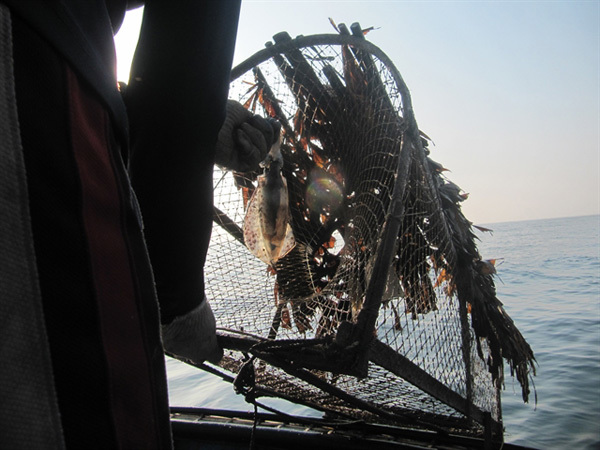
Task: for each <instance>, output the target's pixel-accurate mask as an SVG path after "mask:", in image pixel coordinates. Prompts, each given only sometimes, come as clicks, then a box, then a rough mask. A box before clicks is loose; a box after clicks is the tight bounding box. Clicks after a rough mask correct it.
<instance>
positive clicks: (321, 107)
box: [207, 24, 535, 423]
mask: <svg viewBox="0 0 600 450" xmlns="http://www.w3.org/2000/svg"><path fill="white" fill-rule="evenodd" d="M336 29H337V30H338V31H339V33H340V34H339V35H338V36H336V35H319V36H309V37H299V38H297V39H295V40H292V39H291V38H290V37H289V36H288V35H287V33H279V34H278V35H276V36H275V37H274V40H275V44H270V43H269V44H268V45H267V48H266V49H264V50H262V51H260V52H258V53H257V54H256V55H254V57H251V58H249V59H248V60H247V61H245V62H244V63H242V64H241V65H240V66H238V68H236V69H234V71H233V79H234V81H233V82H232V89H231V92H232V93H234V95H237V98H236V100H239V101H241V103H242V104H244V106H245V107H246V108H248V109H250V110H252V111H253V112H255V113H261V114H264V115H265V116H268V117H273V118H275V119H277V120H278V121H279V122H280V123H281V125H282V142H281V154H282V156H283V169H282V174H283V176H284V177H285V181H286V182H287V183H286V184H287V190H288V193H289V202H288V203H289V208H290V215H289V225H290V226H291V230H292V232H293V238H294V242H295V246H294V247H293V248H291V250H289V251H288V250H286V252H285V254H282V255H281V257H280V258H277V260H272V261H271V262H270V264H266V265H265V264H264V263H262V262H260V261H259V260H255V259H253V258H254V257H253V256H252V255H251V254H250V253H249V252H248V251H247V249H246V248H245V247H243V248H242V247H240V245H241V246H243V245H244V242H243V232H242V230H241V227H242V223H243V222H244V216H245V215H246V214H247V210H248V208H249V207H248V204H249V203H250V202H251V200H250V199H251V198H252V196H253V194H254V192H255V191H256V189H257V188H258V186H259V183H258V182H257V179H258V177H259V175H260V173H258V172H257V173H243V174H242V173H234V174H230V176H231V177H232V180H233V181H232V182H231V183H230V185H231V187H230V188H225V187H223V185H225V184H226V183H224V182H222V180H223V179H224V178H223V177H225V175H223V176H221V178H219V181H218V182H217V185H218V186H217V188H216V190H215V205H216V206H217V207H218V208H219V209H218V210H216V214H215V221H216V222H217V223H218V224H219V225H221V228H222V230H223V234H221V235H220V234H219V231H217V232H216V233H215V234H216V235H217V237H215V238H214V239H213V241H214V242H213V243H212V244H211V252H212V253H209V258H208V261H207V277H208V278H211V277H212V278H214V279H217V280H221V279H222V278H224V277H226V276H227V277H229V278H233V279H230V280H229V281H227V283H229V285H230V289H231V290H230V291H227V292H224V291H223V290H220V291H216V292H215V293H214V294H213V297H214V298H215V300H216V302H215V308H214V309H215V314H216V315H217V320H218V322H219V324H220V325H221V326H222V327H223V328H225V329H227V330H229V332H233V333H235V334H236V336H237V337H236V338H235V339H233V340H231V339H230V341H228V342H229V344H230V347H229V348H232V349H234V350H238V351H240V352H242V353H248V352H250V353H252V354H253V355H254V356H256V357H258V358H261V359H262V360H263V361H266V362H269V363H270V364H273V365H274V366H277V367H278V368H279V369H283V370H285V371H286V372H287V373H288V374H291V373H292V372H293V374H294V376H297V377H301V378H302V379H303V380H304V381H306V382H307V383H309V384H311V383H312V384H314V385H318V386H319V388H320V389H322V390H324V391H326V392H328V393H329V394H331V393H332V392H337V393H338V394H339V393H340V389H344V386H348V389H347V390H346V392H345V394H344V395H343V396H342V395H341V394H339V395H338V394H336V395H338V397H340V398H341V397H343V400H344V401H345V402H350V403H352V402H353V401H354V402H355V404H354V406H357V405H358V408H363V409H364V408H367V409H369V408H370V409H371V410H372V411H375V412H376V413H380V414H382V415H384V416H385V415H386V414H390V411H395V413H398V412H399V411H404V413H405V412H406V410H407V409H408V410H413V411H415V412H416V414H417V415H419V417H422V416H423V411H421V412H419V410H420V409H422V408H423V402H422V401H420V400H417V398H419V396H416V397H415V399H414V402H413V403H412V404H411V403H410V401H409V400H407V399H406V398H402V399H401V398H400V391H395V389H405V388H404V387H402V388H400V386H401V385H402V386H404V385H403V379H406V380H408V381H409V382H410V383H412V384H413V385H415V386H417V387H418V388H419V389H422V390H423V391H424V392H425V393H427V394H428V395H432V396H433V397H435V398H437V399H439V400H441V401H442V402H443V403H446V404H448V405H450V406H451V407H453V408H455V409H457V410H458V411H459V412H460V413H461V414H464V415H465V416H470V415H473V416H474V417H475V416H476V417H475V419H476V420H477V421H479V422H480V423H483V421H484V420H483V417H484V413H485V412H491V413H492V416H493V419H494V420H495V421H496V422H500V420H501V418H500V413H499V397H498V394H497V389H498V388H499V386H500V385H501V384H502V382H503V359H505V360H506V361H508V364H509V366H510V368H511V374H515V373H516V376H517V380H518V381H519V383H520V384H521V386H522V392H523V399H524V400H525V401H527V400H528V395H529V377H530V376H531V374H535V367H534V363H535V358H534V355H533V352H532V350H531V348H530V346H529V345H528V344H527V342H526V341H525V339H524V338H523V336H522V335H521V333H520V332H519V330H518V329H517V328H516V326H515V325H514V323H513V321H512V319H511V318H510V317H509V316H508V314H507V313H506V311H505V310H504V308H503V306H502V303H501V302H500V301H499V300H498V299H497V297H496V292H495V287H494V280H493V275H494V272H495V269H494V268H493V265H492V264H491V263H490V262H487V261H483V260H482V258H481V256H480V255H479V253H478V251H477V247H476V245H475V240H476V237H475V235H474V233H473V228H472V227H473V225H472V224H471V223H470V222H469V221H468V220H467V219H466V218H465V217H464V215H463V214H462V212H461V208H460V203H461V202H462V201H464V200H465V199H466V194H463V193H462V191H461V189H460V188H459V187H458V186H456V185H455V184H454V183H452V182H451V181H449V180H448V179H447V178H446V177H445V176H444V174H443V172H444V171H445V170H446V169H445V168H444V167H443V166H442V165H441V164H439V163H437V162H435V161H433V160H432V159H431V158H430V157H429V150H428V148H427V147H428V143H429V138H428V137H427V136H426V135H425V134H423V133H422V132H420V131H419V130H418V127H417V125H416V121H415V119H414V116H413V112H412V106H411V103H410V96H409V94H408V89H407V88H406V86H405V84H404V82H403V80H402V78H401V77H400V75H399V73H398V71H397V69H396V68H395V67H393V64H392V63H391V61H389V59H387V57H386V56H385V54H383V53H382V52H381V51H380V50H378V49H377V48H376V47H374V46H372V44H370V43H368V42H367V41H366V40H365V39H364V33H363V30H362V29H361V28H360V26H359V25H358V24H353V26H352V27H351V30H352V32H350V31H349V30H348V29H347V28H346V27H345V26H344V25H343V24H339V25H337V26H336ZM254 213H256V211H254ZM490 266H491V267H490ZM235 267H239V269H238V271H237V272H243V273H235V274H231V273H225V272H224V271H225V270H227V268H229V270H235ZM253 267H256V269H255V270H254V269H253ZM211 270H214V273H211V272H210V271H211ZM252 274H254V275H252ZM261 274H262V275H261ZM238 277H239V278H238ZM253 277H254V278H253ZM221 284H222V283H221ZM221 289H222V288H221ZM271 289H272V290H271ZM265 297H267V298H265ZM269 297H271V298H272V299H273V300H269V299H268V298H269ZM219 298H224V299H225V300H223V301H219ZM469 316H470V320H469ZM243 335H246V336H247V339H248V343H249V344H247V345H246V344H244V345H242V346H241V347H240V346H239V345H238V344H239V343H240V342H242V341H241V340H240V338H239V336H243ZM473 335H474V336H473ZM223 339H226V337H224V338H223ZM234 341H235V345H233V344H232V343H233V342H234ZM250 343H251V344H250ZM472 343H474V345H475V354H476V355H478V356H477V357H478V358H479V359H480V360H481V361H484V363H485V364H486V365H487V370H488V372H489V374H490V375H489V376H491V382H488V381H486V380H487V379H486V378H485V376H483V375H482V374H480V373H479V372H478V369H477V365H476V364H475V362H474V361H472V358H471V351H470V349H471V348H472ZM375 344H376V345H375ZM236 346H237V347H236ZM361 346H362V347H364V349H363V350H364V351H365V354H366V355H367V359H370V362H369V367H370V369H369V371H365V372H364V373H363V372H362V371H360V370H359V371H357V372H352V371H351V370H350V371H347V370H345V369H344V368H343V366H344V364H345V363H346V362H347V361H348V360H345V359H344V357H346V356H347V355H350V359H349V360H350V361H351V362H352V361H355V360H356V358H355V357H354V356H352V355H354V354H355V353H353V352H360V351H361ZM242 347H243V348H242ZM369 352H370V353H369ZM369 355H370V356H369ZM353 358H354V359H353ZM238 361H239V360H238ZM364 363H365V366H364V367H365V369H366V364H367V362H366V361H365V362H364ZM225 364H226V365H229V366H232V365H233V366H236V367H237V366H239V362H234V361H233V360H230V361H229V362H227V361H226V362H225ZM374 364H375V365H374ZM409 366H410V367H412V369H407V367H409ZM261 367H262V369H261V375H260V376H258V382H259V383H260V382H261V380H262V383H263V385H265V386H266V385H267V384H268V379H270V378H269V377H271V378H273V377H275V378H277V377H281V374H280V372H278V371H277V370H276V369H274V368H273V369H269V368H268V366H261ZM373 367H377V369H376V370H374V369H373ZM307 369H308V371H307ZM367 372H368V373H367ZM327 373H330V375H326V374H327ZM335 373H338V374H344V373H345V374H351V373H360V374H361V376H366V380H365V382H366V383H370V384H372V385H373V386H381V389H384V391H382V390H381V389H379V388H376V389H373V390H364V389H362V390H361V388H360V387H357V386H356V385H355V384H354V383H351V382H349V381H343V380H347V379H346V378H344V377H345V375H335ZM311 380H312V381H311ZM390 380H394V381H393V382H390ZM474 380H475V381H476V382H478V383H481V384H487V383H489V384H490V386H487V387H486V386H484V387H482V388H479V390H478V391H477V392H483V391H485V392H487V393H486V394H478V396H475V395H474V394H473V392H474V388H473V383H474ZM286 386H288V388H286V392H285V393H284V395H285V396H292V397H294V396H296V397H295V398H296V399H298V400H300V399H302V397H303V396H305V395H306V391H302V388H300V387H298V389H299V392H298V393H296V394H293V393H290V391H288V390H287V389H290V388H289V386H290V384H289V383H288V384H286ZM336 386H337V387H336ZM486 389H487V390H486ZM381 392H384V393H386V395H385V396H384V398H383V399H382V396H381ZM402 392H405V391H402ZM282 395H283V394H282ZM331 395H333V394H331ZM402 395H404V394H402ZM475 397H481V398H475ZM484 397H486V398H484ZM462 399H466V400H467V402H470V403H472V404H473V405H474V406H473V405H472V406H468V407H465V406H463V400H462ZM407 402H408V403H407ZM337 403H339V402H336V401H329V406H327V405H323V404H321V405H319V406H320V407H322V408H325V409H327V407H328V408H329V409H330V410H336V408H338V409H339V406H336V405H337ZM365 405H367V406H365ZM369 405H370V406H369ZM407 405H408V406H407ZM419 405H420V406H419ZM344 408H347V405H345V406H344ZM435 409H436V411H442V410H443V411H446V410H445V409H444V408H442V407H437V406H436V407H435ZM344 410H345V409H344ZM386 411H387V412H386ZM478 411H479V412H478ZM404 413H403V414H404ZM435 414H444V415H446V416H448V414H447V412H443V413H439V412H437V413H436V412H435V411H434V415H435ZM402 417H404V418H405V417H406V415H405V414H404V415H403V416H402Z"/></svg>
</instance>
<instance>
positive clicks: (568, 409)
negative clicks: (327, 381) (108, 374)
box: [167, 216, 600, 450]
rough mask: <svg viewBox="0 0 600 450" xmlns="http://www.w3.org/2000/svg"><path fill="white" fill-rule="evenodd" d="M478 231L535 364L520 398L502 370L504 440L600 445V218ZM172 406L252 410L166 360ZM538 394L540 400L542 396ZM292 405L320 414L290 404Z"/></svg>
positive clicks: (216, 382) (205, 377)
mask: <svg viewBox="0 0 600 450" xmlns="http://www.w3.org/2000/svg"><path fill="white" fill-rule="evenodd" d="M486 226H488V227H489V228H491V229H493V233H491V234H490V233H483V234H482V233H479V234H478V236H479V238H480V239H481V242H480V243H479V250H480V253H481V255H482V256H483V258H484V259H490V258H494V259H497V263H496V264H497V266H496V267H497V270H498V277H497V280H496V287H497V291H498V298H499V299H500V300H501V301H502V302H503V303H504V306H505V308H506V310H507V312H508V314H509V315H510V316H511V317H512V318H513V320H514V321H515V324H516V325H517V327H518V328H519V329H520V331H521V332H522V334H523V335H524V336H525V338H526V340H527V341H528V342H529V344H530V345H531V347H532V348H533V351H534V353H535V357H536V360H537V363H538V366H537V375H536V376H535V377H534V378H533V383H534V384H535V395H531V396H530V397H531V398H530V402H529V403H528V404H524V403H523V400H522V398H521V390H520V386H519V385H518V383H517V382H516V381H515V380H513V379H512V377H511V376H510V372H509V369H508V368H506V370H505V378H506V380H505V389H504V390H503V392H502V410H503V420H504V425H505V429H506V432H505V441H506V442H510V443H515V444H520V445H524V446H528V447H533V448H537V449H561V450H562V449H600V216H586V217H574V218H561V219H545V220H534V221H522V222H507V223H498V224H491V225H490V224H488V225H486ZM167 370H168V374H169V392H170V396H171V404H172V405H177V406H201V407H207V408H220V409H234V410H242V411H252V406H251V405H249V404H248V403H246V402H245V401H244V400H243V398H241V397H239V396H237V395H236V394H235V393H234V392H233V389H232V386H231V384H229V383H227V382H225V381H222V380H221V379H220V378H218V377H216V376H214V375H211V374H208V373H205V372H203V371H201V370H198V369H195V368H192V367H190V366H187V365H185V364H182V363H180V362H178V361H175V360H171V359H169V360H168V361H167ZM536 396H537V400H536V398H535V397H536ZM270 404H271V405H273V406H275V407H278V408H280V409H282V410H284V411H285V412H287V413H291V414H298V415H313V416H318V415H319V414H318V413H316V412H314V411H311V410H309V409H307V408H304V407H301V406H297V405H293V404H289V403H287V402H284V401H281V402H275V403H273V402H271V403H270Z"/></svg>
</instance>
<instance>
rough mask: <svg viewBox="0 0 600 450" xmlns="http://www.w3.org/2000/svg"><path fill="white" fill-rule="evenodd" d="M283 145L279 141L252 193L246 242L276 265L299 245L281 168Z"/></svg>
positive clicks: (263, 257)
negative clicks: (294, 231)
mask: <svg viewBox="0 0 600 450" xmlns="http://www.w3.org/2000/svg"><path fill="white" fill-rule="evenodd" d="M280 146H281V142H280V141H278V142H276V143H275V144H274V145H273V147H271V150H270V152H269V154H268V155H267V158H266V159H265V161H264V162H263V166H264V169H265V170H264V174H263V175H259V176H258V187H257V188H256V190H255V191H254V194H252V198H251V199H250V203H249V204H248V210H247V211H246V217H245V218H244V243H245V244H246V247H248V250H250V252H251V253H252V254H253V255H254V256H256V257H257V258H259V259H260V260H261V261H263V262H265V263H266V264H269V265H270V266H274V264H275V262H277V260H279V259H280V258H283V257H284V256H285V255H287V254H288V253H289V252H290V250H292V249H293V248H294V246H295V245H296V241H295V239H294V233H293V231H292V227H291V226H290V208H289V200H288V189H287V181H286V179H285V177H284V176H283V174H282V173H281V169H282V167H283V156H282V155H281V150H280Z"/></svg>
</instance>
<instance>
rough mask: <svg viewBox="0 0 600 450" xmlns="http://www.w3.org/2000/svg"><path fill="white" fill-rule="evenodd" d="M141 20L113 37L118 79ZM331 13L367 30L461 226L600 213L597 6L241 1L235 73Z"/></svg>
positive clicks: (133, 17)
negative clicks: (462, 196)
mask: <svg viewBox="0 0 600 450" xmlns="http://www.w3.org/2000/svg"><path fill="white" fill-rule="evenodd" d="M141 16H142V13H141V10H135V11H132V12H129V13H128V16H127V17H126V20H125V23H124V25H123V27H122V28H121V31H120V32H119V34H118V35H117V36H116V38H115V42H116V46H117V57H118V64H119V67H118V70H119V79H120V80H127V78H128V71H129V64H130V60H131V57H132V55H133V51H134V49H135V44H136V41H137V34H138V32H139V24H140V21H141ZM330 17H331V18H332V19H333V20H334V21H335V22H337V23H340V22H342V23H346V24H347V25H348V26H349V25H350V24H352V23H353V22H359V23H360V24H361V26H362V27H363V28H367V27H371V26H373V27H375V28H376V29H375V30H373V31H371V32H370V33H369V34H368V35H367V39H368V40H370V41H371V42H372V43H373V44H375V45H376V46H378V47H379V48H380V49H381V50H383V52H384V53H386V54H387V55H388V57H389V58H390V59H391V60H392V61H393V62H394V64H395V66H396V67H397V68H398V70H399V71H400V73H401V74H402V77H403V79H404V81H405V82H406V84H407V85H408V87H409V89H410V92H411V98H412V103H413V106H414V110H415V115H416V119H417V123H418V125H419V128H420V129H421V130H422V131H424V132H425V133H426V134H427V135H428V136H429V137H431V138H432V140H433V142H434V143H435V145H434V146H433V147H431V150H432V153H431V157H432V158H433V159H434V160H436V161H438V162H440V163H442V164H443V165H444V166H445V167H447V168H448V169H450V172H446V174H447V177H448V178H449V179H450V180H451V181H453V182H454V183H456V184H458V185H459V186H460V187H461V188H462V189H463V190H464V191H465V192H467V193H469V198H468V200H466V201H465V202H463V204H462V209H463V212H464V213H465V215H466V217H467V218H468V219H469V220H470V221H472V222H473V223H475V224H490V223H496V222H506V221H518V220H531V219H543V218H552V217H567V216H581V215H590V214H599V213H600V160H599V154H600V1H598V0H593V1H375V0H371V1H307V0H304V1H286V0H269V1H258V0H254V1H253V0H243V1H242V10H241V13H240V23H239V28H238V35H237V44H236V50H235V56H234V65H236V64H238V63H240V62H241V61H243V60H245V59H246V58H248V57H250V56H251V55H253V54H254V53H255V52H257V51H259V50H260V49H262V48H263V47H264V44H265V42H267V41H270V40H271V38H272V36H273V35H274V34H276V33H278V32H280V31H287V32H288V33H289V34H290V35H291V36H297V35H300V34H302V35H305V36H307V35H311V34H321V33H335V30H334V29H333V27H332V26H331V24H330V23H329V18H330Z"/></svg>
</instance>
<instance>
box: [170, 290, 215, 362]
mask: <svg viewBox="0 0 600 450" xmlns="http://www.w3.org/2000/svg"><path fill="white" fill-rule="evenodd" d="M216 331H217V327H216V322H215V316H214V314H213V312H212V309H211V308H210V305H209V304H208V300H207V299H206V297H205V298H204V300H203V301H202V303H200V305H199V306H198V307H196V308H195V309H193V310H192V311H190V312H189V313H187V314H186V315H184V316H180V317H176V318H175V320H173V322H171V323H169V324H167V325H163V326H162V337H163V347H164V349H165V351H166V352H167V353H169V354H171V355H173V356H174V357H176V358H177V359H181V360H182V361H186V360H189V361H191V362H193V363H194V364H196V365H200V364H202V363H203V362H204V361H210V362H211V363H214V364H217V363H218V362H219V361H220V360H221V358H222V357H223V349H222V348H221V347H219V344H218V342H217V334H216Z"/></svg>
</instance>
